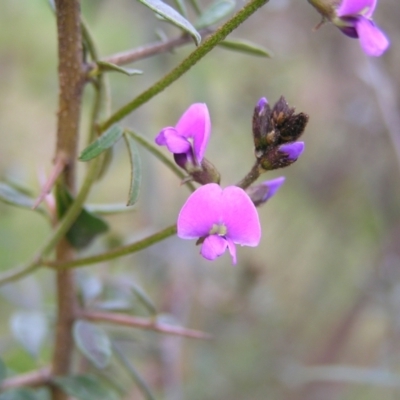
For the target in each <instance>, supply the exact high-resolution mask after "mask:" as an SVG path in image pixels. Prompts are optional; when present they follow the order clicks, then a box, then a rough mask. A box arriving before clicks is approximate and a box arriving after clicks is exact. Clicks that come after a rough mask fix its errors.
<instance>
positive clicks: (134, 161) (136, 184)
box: [124, 134, 142, 206]
mask: <svg viewBox="0 0 400 400" xmlns="http://www.w3.org/2000/svg"><path fill="white" fill-rule="evenodd" d="M124 139H125V143H126V146H127V148H128V151H129V158H130V160H131V185H130V189H129V197H128V203H127V206H132V205H134V204H135V203H136V202H137V199H138V197H139V191H140V185H141V183H142V163H141V160H140V155H139V151H138V148H137V146H136V142H135V140H134V139H133V138H132V137H131V135H128V134H125V135H124Z"/></svg>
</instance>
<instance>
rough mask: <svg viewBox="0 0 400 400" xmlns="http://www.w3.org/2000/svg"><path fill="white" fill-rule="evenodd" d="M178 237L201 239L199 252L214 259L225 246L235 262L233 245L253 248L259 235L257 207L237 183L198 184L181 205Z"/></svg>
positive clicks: (222, 251) (258, 239)
mask: <svg viewBox="0 0 400 400" xmlns="http://www.w3.org/2000/svg"><path fill="white" fill-rule="evenodd" d="M177 228H178V236H179V237H180V238H181V239H200V242H201V243H202V245H201V250H200V253H201V255H202V256H203V257H204V258H206V259H207V260H214V259H216V258H217V257H219V256H220V255H222V254H223V253H224V252H225V250H226V249H228V250H229V253H230V254H231V257H232V262H233V264H236V247H235V244H240V245H242V246H251V247H255V246H257V245H258V244H259V242H260V238H261V226H260V221H259V218H258V213H257V209H256V207H255V206H254V204H253V202H252V201H251V199H250V197H249V196H248V194H247V193H246V192H245V191H244V190H243V189H241V188H239V187H237V186H228V187H227V188H225V189H222V188H221V187H220V186H219V185H217V184H216V183H209V184H207V185H204V186H201V187H200V188H198V189H197V190H196V191H195V192H193V193H192V194H191V195H190V196H189V198H188V199H187V201H186V203H185V204H184V205H183V207H182V209H181V211H180V213H179V216H178V221H177Z"/></svg>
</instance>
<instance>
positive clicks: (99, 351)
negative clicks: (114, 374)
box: [73, 320, 112, 369]
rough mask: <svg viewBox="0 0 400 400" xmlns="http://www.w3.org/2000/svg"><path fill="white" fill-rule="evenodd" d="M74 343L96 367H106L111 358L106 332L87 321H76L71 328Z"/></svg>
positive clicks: (109, 343)
mask: <svg viewBox="0 0 400 400" xmlns="http://www.w3.org/2000/svg"><path fill="white" fill-rule="evenodd" d="M73 335H74V340H75V344H76V346H77V347H78V349H79V350H80V351H81V352H82V354H83V355H84V356H85V357H86V358H87V359H88V360H89V361H91V362H92V363H93V364H94V365H95V366H96V367H97V368H99V369H103V368H105V367H107V365H108V364H109V363H110V359H111V353H112V351H111V342H110V339H109V338H108V336H107V333H106V332H105V331H104V330H103V329H102V328H100V327H98V326H97V325H94V324H92V323H90V322H87V321H81V320H80V321H76V322H75V324H74V328H73Z"/></svg>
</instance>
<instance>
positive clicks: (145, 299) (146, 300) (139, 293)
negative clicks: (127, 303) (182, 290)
mask: <svg viewBox="0 0 400 400" xmlns="http://www.w3.org/2000/svg"><path fill="white" fill-rule="evenodd" d="M129 285H130V287H131V289H132V292H133V293H134V294H135V295H136V297H137V298H138V299H139V301H140V302H141V303H142V304H143V305H144V306H145V307H146V309H147V311H148V312H149V313H150V315H157V308H156V306H155V305H154V303H153V302H152V301H151V299H150V297H149V296H148V295H147V293H146V292H145V291H144V290H143V289H142V288H141V287H140V286H138V285H136V284H135V283H133V282H130V284H129Z"/></svg>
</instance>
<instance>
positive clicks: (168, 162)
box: [125, 129, 196, 192]
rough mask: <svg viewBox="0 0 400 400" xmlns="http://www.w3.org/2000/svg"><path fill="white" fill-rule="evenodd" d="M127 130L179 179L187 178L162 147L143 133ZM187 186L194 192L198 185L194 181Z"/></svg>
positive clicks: (187, 183)
mask: <svg viewBox="0 0 400 400" xmlns="http://www.w3.org/2000/svg"><path fill="white" fill-rule="evenodd" d="M125 132H127V133H129V135H131V136H132V137H133V138H134V139H135V140H136V141H137V142H138V143H139V144H141V145H142V146H143V147H144V148H145V149H147V150H148V151H149V152H150V153H151V154H153V155H154V156H156V158H158V159H159V160H160V161H161V162H162V163H163V164H164V165H165V166H166V167H168V168H169V169H170V170H171V171H172V172H173V173H174V174H175V175H176V176H177V177H178V178H179V179H185V178H186V177H187V175H185V173H184V172H182V171H181V169H179V168H178V167H177V166H176V164H175V163H174V162H172V161H171V160H170V159H169V158H168V157H166V156H165V155H164V154H163V153H162V152H161V151H160V149H159V148H158V147H157V146H155V145H154V144H153V143H151V142H150V141H149V140H147V139H146V138H145V137H143V136H142V135H139V134H138V133H136V132H133V131H131V130H129V129H125ZM186 186H187V187H188V188H189V189H190V190H191V191H192V192H194V191H195V190H196V187H195V186H194V185H193V183H192V182H186Z"/></svg>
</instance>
